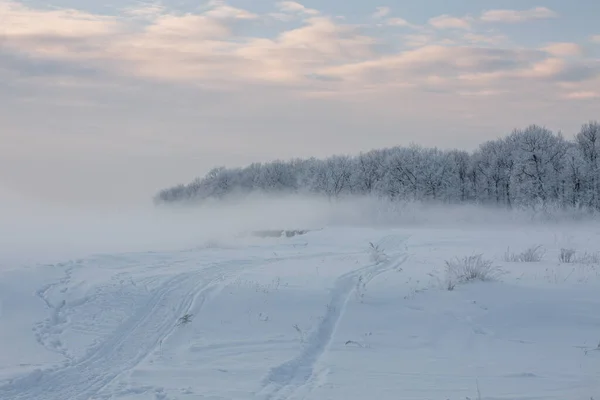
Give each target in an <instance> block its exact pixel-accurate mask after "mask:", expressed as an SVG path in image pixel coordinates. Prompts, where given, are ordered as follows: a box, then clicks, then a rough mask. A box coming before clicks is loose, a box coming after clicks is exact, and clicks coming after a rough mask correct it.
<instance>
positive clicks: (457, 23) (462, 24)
mask: <svg viewBox="0 0 600 400" xmlns="http://www.w3.org/2000/svg"><path fill="white" fill-rule="evenodd" d="M429 25H431V26H433V27H434V28H437V29H470V28H471V22H470V19H469V18H457V17H452V16H450V15H440V16H437V17H434V18H431V19H430V20H429Z"/></svg>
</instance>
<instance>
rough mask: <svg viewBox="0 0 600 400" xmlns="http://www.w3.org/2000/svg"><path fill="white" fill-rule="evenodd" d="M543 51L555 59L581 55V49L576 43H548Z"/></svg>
mask: <svg viewBox="0 0 600 400" xmlns="http://www.w3.org/2000/svg"><path fill="white" fill-rule="evenodd" d="M543 50H544V51H546V52H548V53H549V54H551V55H553V56H557V57H576V56H581V55H583V49H582V48H581V46H580V45H578V44H577V43H568V42H562V43H550V44H549V45H547V46H545V47H544V48H543Z"/></svg>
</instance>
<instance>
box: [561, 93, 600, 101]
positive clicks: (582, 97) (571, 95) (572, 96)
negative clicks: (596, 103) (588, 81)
mask: <svg viewBox="0 0 600 400" xmlns="http://www.w3.org/2000/svg"><path fill="white" fill-rule="evenodd" d="M565 98H567V99H571V100H590V99H600V92H593V91H581V92H571V93H567V94H566V95H565Z"/></svg>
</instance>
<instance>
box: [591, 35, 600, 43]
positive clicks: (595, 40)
mask: <svg viewBox="0 0 600 400" xmlns="http://www.w3.org/2000/svg"><path fill="white" fill-rule="evenodd" d="M590 41H591V42H592V43H600V35H593V36H592V37H590Z"/></svg>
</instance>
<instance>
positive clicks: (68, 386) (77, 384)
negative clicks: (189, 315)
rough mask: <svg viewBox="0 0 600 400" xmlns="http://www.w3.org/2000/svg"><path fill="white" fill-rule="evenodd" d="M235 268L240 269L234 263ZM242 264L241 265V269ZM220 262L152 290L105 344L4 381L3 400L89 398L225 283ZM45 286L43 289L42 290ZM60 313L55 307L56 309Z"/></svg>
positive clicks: (139, 357)
mask: <svg viewBox="0 0 600 400" xmlns="http://www.w3.org/2000/svg"><path fill="white" fill-rule="evenodd" d="M234 269H235V268H234ZM238 269H241V268H238ZM227 272H230V271H229V270H228V269H227V268H226V267H223V266H221V265H218V266H215V267H208V268H204V269H202V270H201V271H197V272H194V273H180V274H177V275H175V276H173V277H171V278H169V279H167V280H166V281H165V282H164V283H163V284H162V285H161V286H160V287H158V288H156V289H154V290H153V291H152V292H151V295H150V297H149V298H148V299H147V301H146V302H145V303H144V305H143V306H141V307H140V308H139V309H138V310H137V312H136V313H135V314H134V315H132V316H131V317H130V318H129V319H128V320H127V321H126V322H125V323H124V324H122V325H121V326H119V327H118V328H117V330H116V331H114V332H113V333H112V334H111V335H110V336H109V337H108V338H107V339H106V340H105V341H104V342H103V343H102V344H101V345H99V346H98V347H96V348H95V349H93V350H92V351H90V352H89V353H88V354H87V355H86V356H84V357H82V358H81V359H79V360H77V361H72V362H71V363H69V364H67V365H66V366H64V367H56V368H54V369H50V370H45V371H44V370H36V371H34V372H32V373H30V374H29V375H27V376H25V377H22V378H18V379H14V380H12V381H10V382H9V383H8V384H6V385H4V386H0V398H1V399H3V400H20V399H23V400H24V399H36V400H66V399H70V400H88V399H93V398H95V395H96V394H98V393H99V392H100V391H101V390H102V389H103V388H104V387H105V386H107V385H108V384H110V382H112V381H113V380H114V379H115V378H117V377H118V376H119V375H121V374H122V373H124V372H126V371H128V370H130V369H131V368H133V367H135V366H136V365H137V364H138V363H139V362H141V361H142V360H143V359H144V358H145V357H146V356H147V355H148V353H150V352H151V351H152V350H153V349H155V348H156V347H157V346H158V344H159V343H160V341H161V340H162V339H163V338H165V337H166V336H168V335H169V334H170V333H171V332H172V331H173V330H174V329H175V328H176V325H177V320H178V319H179V318H180V317H181V316H182V315H184V314H185V313H186V312H187V311H188V310H189V309H190V307H191V306H192V305H193V304H194V302H195V301H196V299H198V298H199V297H200V296H203V295H205V294H207V293H208V292H209V291H210V290H213V289H215V288H217V287H218V286H219V284H221V285H222V284H223V283H222V280H223V274H224V273H227ZM44 290H47V288H44V289H43V290H42V291H40V294H42V293H43V291H44ZM53 312H54V313H56V310H53Z"/></svg>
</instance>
